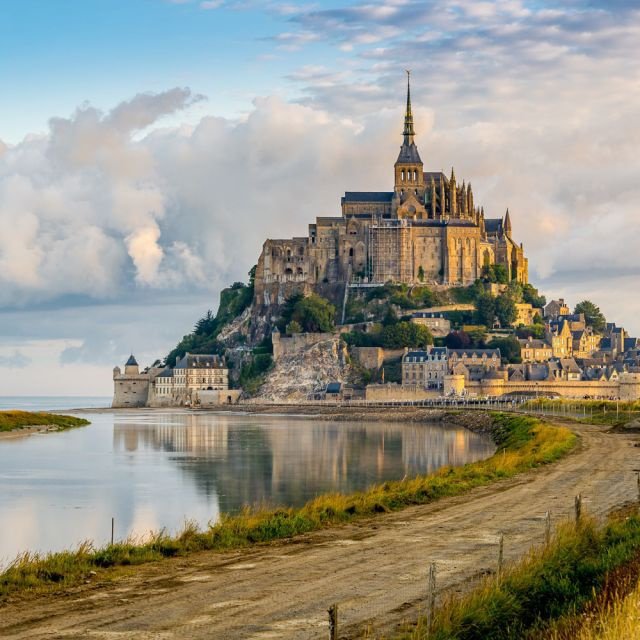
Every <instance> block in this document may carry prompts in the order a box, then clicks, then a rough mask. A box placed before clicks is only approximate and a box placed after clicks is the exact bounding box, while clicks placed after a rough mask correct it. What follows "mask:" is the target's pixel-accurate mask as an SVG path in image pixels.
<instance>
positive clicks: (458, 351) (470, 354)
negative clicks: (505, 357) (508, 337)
mask: <svg viewBox="0 0 640 640" xmlns="http://www.w3.org/2000/svg"><path fill="white" fill-rule="evenodd" d="M447 353H449V354H453V353H455V354H456V355H458V356H463V355H467V356H468V357H469V358H472V357H473V355H474V354H475V355H476V357H478V358H482V356H483V355H486V356H487V358H491V357H492V356H494V355H495V356H497V357H498V358H499V357H500V349H447Z"/></svg>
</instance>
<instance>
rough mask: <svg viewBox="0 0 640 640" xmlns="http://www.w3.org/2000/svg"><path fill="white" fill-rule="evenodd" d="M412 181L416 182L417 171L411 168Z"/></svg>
mask: <svg viewBox="0 0 640 640" xmlns="http://www.w3.org/2000/svg"><path fill="white" fill-rule="evenodd" d="M413 181H414V182H418V172H417V171H416V170H415V169H414V170H413ZM416 193H417V192H416Z"/></svg>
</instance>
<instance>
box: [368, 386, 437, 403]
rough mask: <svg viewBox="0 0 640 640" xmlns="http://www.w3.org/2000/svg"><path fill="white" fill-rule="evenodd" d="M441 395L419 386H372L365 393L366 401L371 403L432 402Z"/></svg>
mask: <svg viewBox="0 0 640 640" xmlns="http://www.w3.org/2000/svg"><path fill="white" fill-rule="evenodd" d="M439 395H440V394H439V392H438V391H436V390H432V389H424V388H422V387H420V386H418V385H400V384H394V383H390V384H370V385H368V386H367V388H366V391H365V400H368V401H369V402H394V401H404V400H406V401H414V400H430V399H433V398H437V397H438V396H439Z"/></svg>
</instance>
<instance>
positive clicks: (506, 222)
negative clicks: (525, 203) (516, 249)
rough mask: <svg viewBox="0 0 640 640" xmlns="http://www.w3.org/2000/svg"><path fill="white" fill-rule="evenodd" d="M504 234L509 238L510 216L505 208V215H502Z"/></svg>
mask: <svg viewBox="0 0 640 640" xmlns="http://www.w3.org/2000/svg"><path fill="white" fill-rule="evenodd" d="M504 232H505V234H506V235H508V236H509V237H511V216H509V208H508V207H507V213H505V215H504Z"/></svg>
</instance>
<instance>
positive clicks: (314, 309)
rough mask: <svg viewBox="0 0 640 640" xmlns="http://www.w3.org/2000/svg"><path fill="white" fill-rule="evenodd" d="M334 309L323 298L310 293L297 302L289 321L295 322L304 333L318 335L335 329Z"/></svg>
mask: <svg viewBox="0 0 640 640" xmlns="http://www.w3.org/2000/svg"><path fill="white" fill-rule="evenodd" d="M335 315H336V308H335V307H334V306H333V305H332V304H331V303H330V302H329V301H328V300H326V299H325V298H322V297H320V296H319V295H316V294H315V293H312V294H311V295H310V296H307V297H306V298H302V300H299V301H298V302H297V303H296V305H295V307H294V310H293V314H292V316H291V320H295V321H296V322H297V323H298V324H299V325H300V326H301V327H302V329H303V330H304V331H307V332H309V333H320V332H323V331H333V330H334V329H335Z"/></svg>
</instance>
